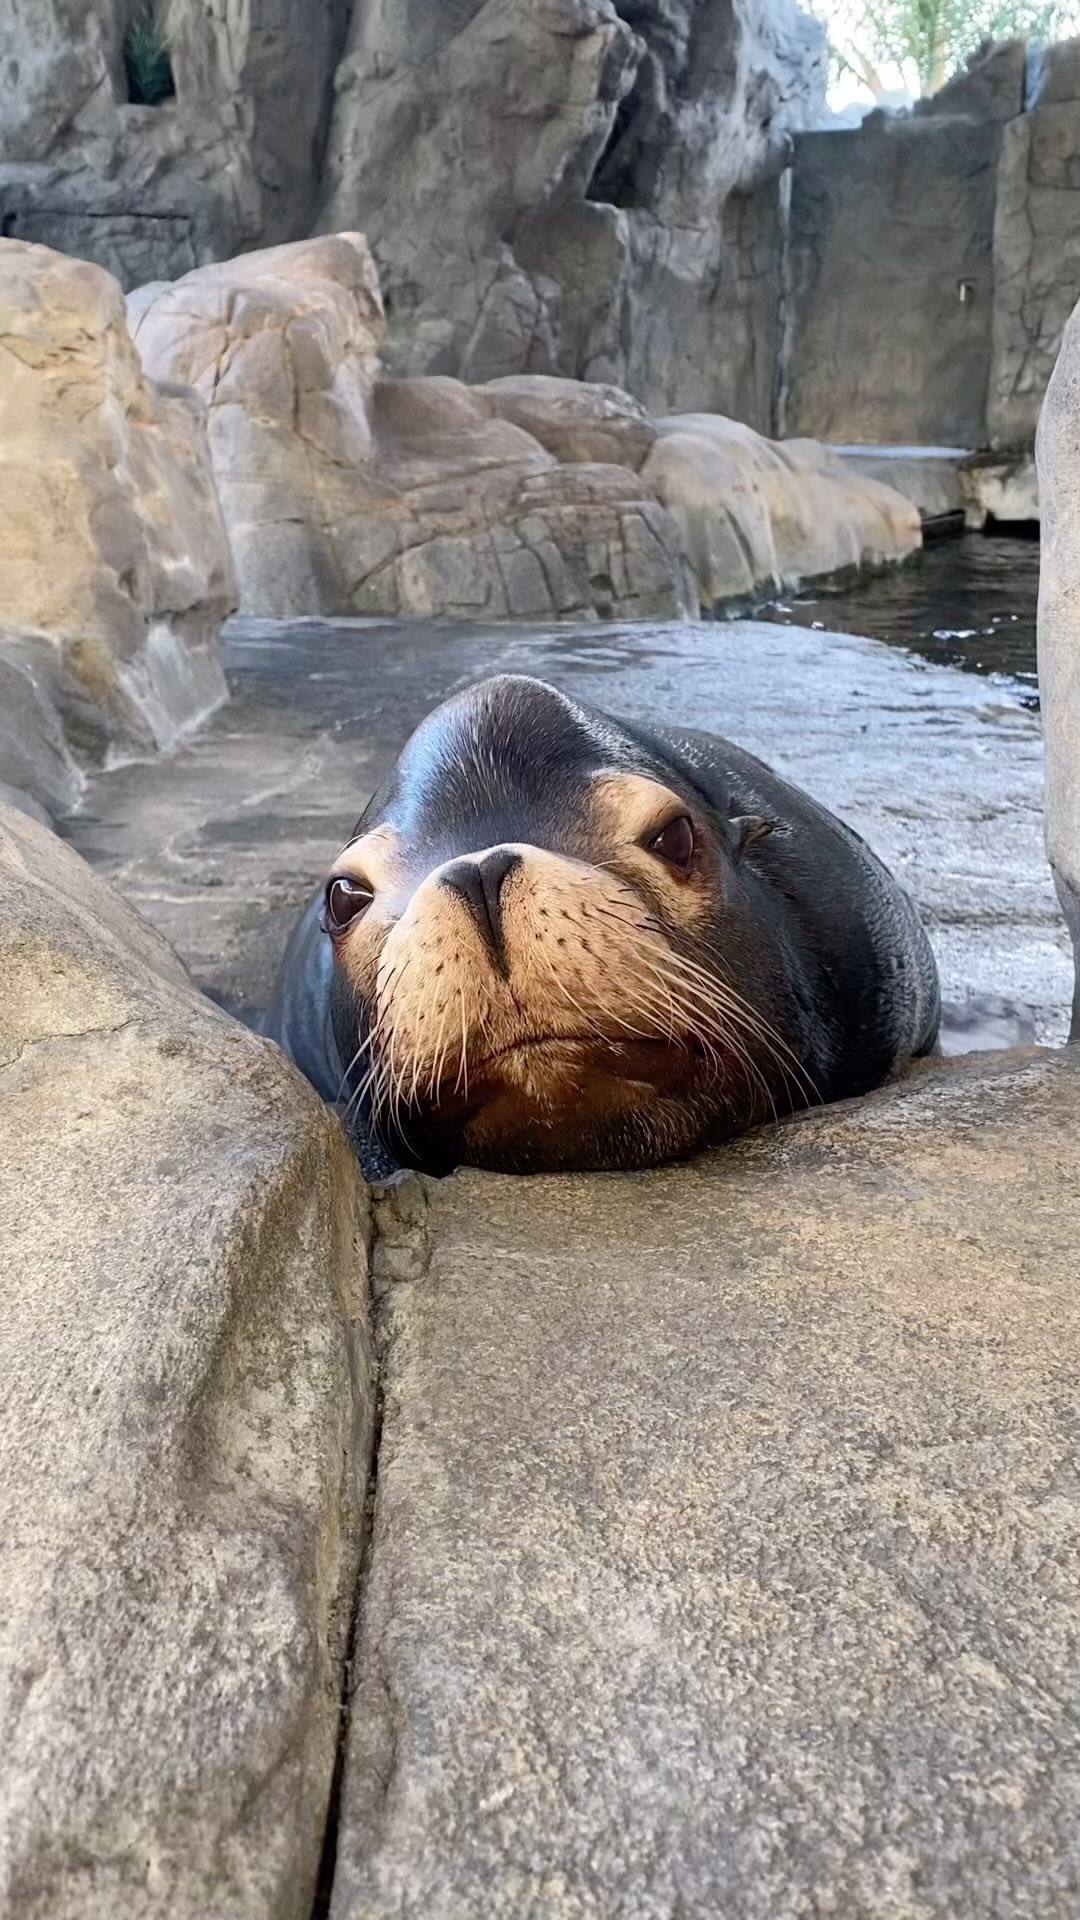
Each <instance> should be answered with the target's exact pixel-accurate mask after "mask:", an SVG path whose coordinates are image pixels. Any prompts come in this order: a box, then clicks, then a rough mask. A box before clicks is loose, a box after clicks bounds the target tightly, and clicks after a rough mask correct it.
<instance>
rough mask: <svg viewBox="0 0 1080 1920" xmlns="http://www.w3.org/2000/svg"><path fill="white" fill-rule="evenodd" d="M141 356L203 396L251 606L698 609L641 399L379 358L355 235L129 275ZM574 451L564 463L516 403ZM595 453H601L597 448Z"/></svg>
mask: <svg viewBox="0 0 1080 1920" xmlns="http://www.w3.org/2000/svg"><path fill="white" fill-rule="evenodd" d="M131 311H132V324H133V330H134V335H135V339H136V343H137V345H138V348H139V350H140V352H141V353H142V355H143V360H144V364H145V366H146V368H147V370H148V371H149V372H150V373H151V374H152V375H153V376H154V377H155V378H159V379H160V378H166V379H169V380H179V381H185V382H188V383H190V384H191V385H192V386H194V387H195V388H196V389H197V390H198V392H199V393H200V394H201V395H203V397H204V398H205V400H206V402H207V405H208V408H209V422H210V446H211V451H212V456H213V462H214V471H215V475H216V479H217V485H218V489H219V492H220V495H221V500H222V505H223V508H224V512H225V518H226V521H227V523H228V527H229V534H230V539H231V541H232V548H233V554H234V558H235V561H236V569H237V575H238V578H239V584H240V596H241V606H242V609H243V610H244V611H245V612H247V613H255V614H265V615H272V614H273V615H291V614H312V613H401V612H408V613H443V614H456V615H484V616H487V617H491V618H495V619H503V618H508V617H511V616H513V617H522V616H530V615H531V616H534V617H537V618H551V617H555V618H564V617H570V616H577V617H582V616H585V617H589V616H593V615H597V614H600V615H604V616H608V615H618V614H621V615H627V616H642V617H662V616H665V615H677V614H680V613H685V612H687V611H691V610H694V609H696V597H695V593H694V588H693V583H692V581H691V579H690V577H689V574H688V571H687V568H686V566H685V563H684V561H683V558H682V554H681V552H680V549H679V543H678V535H677V532H676V529H675V527H674V524H673V523H672V521H671V520H670V518H669V516H668V515H667V514H666V513H665V512H664V511H663V509H662V508H661V507H660V506H659V504H658V503H657V501H656V500H655V498H654V497H653V496H652V494H651V492H650V491H649V489H648V488H647V487H646V486H644V485H643V484H642V481H641V480H640V479H639V477H638V476H637V475H636V474H634V473H631V472H629V471H628V470H627V469H625V468H623V467H620V466H616V465H612V464H610V463H609V462H610V458H611V455H612V454H613V453H616V452H618V451H619V450H620V449H624V450H625V456H626V457H627V458H631V457H632V458H633V459H634V460H635V462H638V463H640V459H641V457H642V452H643V448H644V446H645V444H646V441H647V436H648V432H649V427H648V422H647V420H646V417H645V416H644V415H643V414H642V412H641V409H640V408H635V406H634V403H633V402H632V401H631V400H630V399H629V398H628V397H627V396H625V395H621V394H620V395H617V396H614V397H612V396H611V395H609V394H605V393H604V392H603V391H601V392H599V393H597V394H596V395H593V394H592V393H586V394H583V395H581V396H580V397H579V399H578V401H577V405H576V411H575V407H574V406H573V405H572V404H571V403H570V400H569V399H568V397H567V389H568V387H569V384H570V383H566V382H563V383H558V382H556V383H552V386H553V387H554V389H555V390H554V391H553V390H552V386H549V387H547V388H543V387H541V385H540V383H537V382H529V383H516V384H515V385H514V386H513V387H512V389H511V390H506V389H500V388H499V387H498V386H496V388H495V389H490V388H482V389H478V390H477V389H471V388H468V387H466V386H464V385H463V384H462V383H461V382H460V381H457V380H451V379H446V378H442V379H440V378H430V379H422V380H398V381H395V380H384V379H380V373H379V360H378V351H379V345H380V341H381V338H382V312H381V306H380V302H379V292H378V284H377V281H376V278H375V272H374V267H373V265H372V262H371V257H370V255H369V253H368V251H367V248H366V245H365V243H364V241H363V239H362V238H361V237H360V236H359V235H357V234H352V235H350V234H338V235H333V236H323V237H321V238H319V239H316V240H312V241H308V242H303V243H298V244H297V245H295V246H292V247H284V248H279V249H271V250H270V251H268V252H266V253H262V254H247V255H244V256H242V257H241V258H240V259H238V260H234V261H230V262H228V263H227V264H225V265H222V266H217V267H209V268H204V269H202V270H201V271H199V272H197V273H193V274H190V275H187V276H186V277H185V278H184V279H183V280H180V281H178V282H176V283H175V285H173V286H165V287H150V288H145V289H142V290H141V291H140V292H139V293H137V294H134V295H133V296H132V301H131ZM526 417H527V418H528V419H529V420H530V421H532V422H533V423H534V424H537V425H539V426H542V429H543V432H544V433H545V434H546V436H547V441H548V443H549V444H555V445H558V446H559V447H560V448H561V449H563V450H564V452H565V453H566V454H570V453H574V454H575V455H576V457H578V458H580V456H581V455H582V454H585V455H588V456H589V458H588V460H587V462H586V463H583V464H574V465H560V464H559V463H558V461H557V460H556V458H555V456H554V454H553V453H551V452H549V451H547V450H546V447H545V446H544V445H541V443H540V440H539V439H538V438H534V437H533V435H532V433H531V432H527V431H525V430H524V428H523V427H522V426H521V425H518V424H515V420H516V419H517V418H526ZM601 454H607V456H608V460H607V461H603V462H602V461H599V460H598V455H601Z"/></svg>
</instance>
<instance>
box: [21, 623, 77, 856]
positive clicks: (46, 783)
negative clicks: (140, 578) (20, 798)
mask: <svg viewBox="0 0 1080 1920" xmlns="http://www.w3.org/2000/svg"><path fill="white" fill-rule="evenodd" d="M56 678H57V676H56V671H55V661H54V660H53V658H52V657H51V649H50V647H49V645H48V643H47V642H42V641H33V640H28V639H26V638H25V637H24V636H22V635H20V634H15V633H11V632H10V631H9V630H8V629H6V628H0V781H2V782H3V783H4V785H5V786H6V787H8V788H9V789H10V790H11V791H12V792H20V793H24V794H27V795H32V796H33V799H34V802H35V804H36V805H37V806H38V807H40V808H42V809H43V811H44V813H45V816H46V818H48V817H50V816H52V815H54V814H64V813H68V812H70V811H71V809H72V808H73V807H74V806H76V805H77V804H78V802H79V800H80V799H81V797H82V793H83V788H84V786H85V784H86V776H85V774H84V772H83V770H82V768H81V767H80V766H79V765H78V764H77V762H76V760H75V759H74V756H73V755H72V752H71V748H70V747H69V745H68V742H67V738H66V736H65V733H64V727H63V722H62V721H61V718H60V714H59V711H58V709H57V705H56V701H55V700H54V698H53V688H54V686H55V684H56Z"/></svg>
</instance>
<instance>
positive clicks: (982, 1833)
mask: <svg viewBox="0 0 1080 1920" xmlns="http://www.w3.org/2000/svg"><path fill="white" fill-rule="evenodd" d="M1078 1121H1080V1058H1078V1057H1077V1055H1076V1054H1075V1053H1074V1054H1073V1055H1072V1057H1071V1058H1070V1057H1066V1056H1064V1055H1048V1054H1043V1055H1038V1054H1020V1055H1004V1056H1002V1055H999V1056H997V1057H996V1058H995V1059H993V1060H986V1059H985V1058H984V1059H983V1060H981V1061H980V1062H979V1063H978V1064H976V1065H973V1066H972V1065H964V1066H962V1067H955V1066H954V1067H941V1066H939V1067H936V1068H931V1069H928V1070H925V1071H922V1072H920V1073H918V1074H916V1075H915V1076H913V1077H912V1078H910V1079H908V1080H907V1081H906V1082H905V1083H903V1084H902V1085H901V1086H899V1087H895V1088H890V1089H887V1090H885V1091H884V1092H882V1093H881V1094H878V1095H875V1096H872V1097H871V1099H870V1100H868V1101H867V1102H865V1103H863V1104H861V1105H859V1106H854V1107H851V1108H839V1109H833V1110H832V1111H830V1112H826V1113H822V1114H820V1115H815V1116H811V1117H808V1118H806V1119H805V1120H803V1121H801V1122H799V1123H797V1124H795V1125H793V1126H787V1127H784V1128H782V1129H780V1130H779V1131H777V1132H765V1133H762V1134H761V1135H758V1136H756V1137H754V1138H753V1139H750V1140H747V1141H746V1142H745V1143H744V1144H742V1145H741V1146H740V1147H738V1148H736V1149H735V1150H733V1151H731V1152H725V1153H724V1154H717V1155H714V1156H710V1157H707V1158H705V1159H703V1160H700V1161H697V1162H694V1163H692V1164H690V1165H688V1166H685V1167H681V1168H677V1169H667V1170H664V1171H660V1172H657V1173H654V1174H649V1175H645V1176H634V1177H630V1176H616V1177H608V1178H597V1177H593V1178H590V1179H587V1180H585V1179H571V1178H566V1179H552V1178H547V1179H535V1180H528V1181H513V1180H499V1179H496V1178H493V1177H490V1176H486V1177H485V1176H482V1175H468V1176H460V1175H459V1176H455V1177H454V1178H453V1179H451V1180H449V1181H446V1182H444V1183H442V1184H441V1185H439V1186H437V1187H433V1188H431V1189H430V1190H429V1200H428V1207H427V1211H426V1213H424V1212H423V1211H422V1210H421V1208H420V1207H419V1205H418V1196H416V1195H415V1193H414V1194H412V1195H408V1194H406V1193H404V1192H403V1193H401V1194H400V1195H399V1198H398V1200H397V1202H396V1212H395V1215H394V1216H391V1217H390V1218H389V1219H384V1222H383V1225H384V1239H383V1241H382V1244H381V1247H380V1252H379V1255H378V1258H379V1262H380V1271H381V1277H382V1281H383V1284H384V1285H385V1287H386V1289H387V1291H386V1296H385V1300H384V1307H383V1312H384V1328H385V1334H386V1346H385V1352H386V1414H385V1421H384V1425H383V1431H382V1444H381V1450H380V1461H379V1478H378V1501H377V1508H376V1515H375V1531H374V1547H373V1556H372V1562H371V1574H370V1578H369V1580H368V1582H367V1584H366V1588H365V1599H364V1608H363V1613H362V1621H361V1644H360V1655H359V1675H358V1678H359V1684H358V1686H357V1688H356V1691H355V1693H354V1696H353V1701H352V1729H351V1736H350V1744H349V1756H348V1762H347V1768H346V1777H345V1790H344V1798H343V1806H342V1828H341V1835H340V1844H339V1856H338V1867H337V1876H336V1880H335V1885H334V1896H333V1904H332V1913H333V1915H334V1916H335V1920H359V1916H360V1915H363V1916H364V1920H379V1917H380V1916H384V1915H385V1916H390V1915H394V1916H395V1920H401V1917H402V1916H411V1915H416V1916H417V1920H420V1916H427V1915H431V1914H435V1913H437V1914H439V1916H440V1920H459V1917H460V1920H466V1916H469V1917H470V1920H471V1916H473V1915H475V1914H477V1913H481V1912H482V1913H484V1914H485V1915H487V1916H490V1920H498V1917H499V1916H503V1915H506V1916H508V1917H509V1916H517V1915H520V1914H522V1913H535V1914H543V1915H544V1916H545V1917H546V1920H562V1917H563V1916H566V1917H567V1920H569V1916H575V1920H577V1917H578V1916H582V1915H599V1914H601V1913H604V1914H606V1913H616V1912H623V1911H625V1912H627V1913H633V1914H635V1915H646V1914H647V1915H655V1916H657V1920H659V1916H668V1915H670V1914H673V1913H679V1914H680V1915H683V1916H687V1920H699V1917H700V1920H706V1917H707V1920H713V1916H715V1915H717V1914H719V1913H724V1914H732V1915H734V1914H738V1915H739V1916H740V1920H759V1917H760V1920H775V1916H776V1915H778V1914H785V1915H786V1914H794V1913H811V1912H818V1913H838V1914H845V1915H848V1914H851V1915H853V1914H875V1915H881V1914H889V1915H909V1914H915V1913H918V1914H919V1915H920V1916H925V1920H931V1917H932V1916H933V1917H934V1920H936V1917H937V1916H940V1920H955V1916H956V1915H957V1914H958V1913H978V1914H980V1915H986V1916H987V1917H988V1920H989V1916H994V1920H1005V1916H1008V1915H1013V1914H1016V1913H1020V1912H1023V1913H1025V1914H1029V1915H1031V1916H1032V1920H1051V1916H1052V1920H1066V1916H1068V1915H1071V1914H1072V1913H1073V1912H1074V1910H1075V1902H1076V1894H1077V1889H1078V1884H1080V1883H1078V1872H1080V1860H1078V1854H1077V1844H1076V1820H1075V1810H1076V1797H1077V1793H1078V1792H1080V1750H1078V1744H1077V1739H1076V1733H1075V1723H1074V1721H1073V1719H1072V1716H1071V1714H1070V1711H1069V1705H1068V1693H1069V1689H1068V1682H1067V1681H1066V1680H1065V1678H1064V1676H1066V1675H1068V1674H1069V1673H1070V1672H1071V1671H1072V1662H1073V1660H1074V1659H1075V1652H1076V1648H1075V1640H1076V1609H1075V1593H1074V1577H1073V1569H1074V1566H1075V1554H1076V1550H1077V1545H1078V1540H1077V1505H1076V1487H1075V1459H1074V1453H1073V1441H1072V1436H1071V1432H1070V1427H1071V1418H1070V1416H1071V1411H1072V1407H1073V1405H1074V1402H1075V1396H1076V1390H1077V1377H1076V1375H1077V1368H1076V1352H1077V1346H1076V1336H1077V1333H1078V1332H1080V1329H1078V1328H1077V1325H1076V1319H1077V1316H1076V1290H1075V1277H1076V1247H1077V1244H1078V1240H1080V1199H1078V1196H1080V1125H1078ZM395 1240H396V1241H397V1244H395Z"/></svg>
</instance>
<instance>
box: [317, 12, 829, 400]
mask: <svg viewBox="0 0 1080 1920" xmlns="http://www.w3.org/2000/svg"><path fill="white" fill-rule="evenodd" d="M823 93H824V35H823V33H822V30H821V29H820V27H819V26H818V25H817V23H816V22H813V21H811V20H810V19H809V18H808V17H807V15H805V14H803V13H802V12H800V10H799V9H798V7H797V6H796V5H795V4H794V3H793V0H715V4H712V3H710V4H707V5H706V4H701V0H644V4H638V3H637V0H634V4H630V3H629V0H625V3H623V4H620V3H619V0H615V3H614V4H613V3H612V0H539V3H538V0H510V4H506V0H465V5H464V6H458V7H455V8H452V9H448V8H446V7H445V6H439V5H435V4H432V0H408V4H405V5H401V4H397V3H396V0H393V3H391V0H359V4H358V5H356V6H355V7H354V9H353V14H352V22H351V26H350V32H349V41H348V47H347V51H346V55H345V58H344V60H343V62H342V65H341V68H340V70H339V73H338V78H337V102H336V106H335V110H334V116H333V121H332V126H331V134H330V141H329V146H328V150H327V185H326V200H325V204H324V207H323V213H322V224H323V227H324V228H325V229H327V230H332V229H335V228H342V227H358V228H362V229H363V231H364V232H365V233H366V234H367V235H368V237H369V239H370V241H371V244H372V247H373V250H374V253H375V257H376V260H377V262H378V265H379V272H380V277H381V279H382V283H383V287H384V290H385V293H386V297H387V309H388V315H389V351H390V364H391V366H392V368H393V369H394V370H395V371H397V372H403V373H409V374H416V373H453V374H459V375H461V376H462V377H463V378H465V379H468V380H486V379H489V378H494V377H496V376H501V375H506V374H513V373H517V372H519V371H523V370H524V371H532V372H541V373H545V372H553V373H560V374H565V375H570V376H571V377H573V378H576V379H589V380H601V381H614V382H616V383H618V384H619V385H625V386H629V387H630V389H631V390H632V391H633V392H634V393H636V394H637V395H638V396H639V398H640V399H641V400H643V401H644V403H645V404H646V405H647V406H649V407H652V408H654V409H656V408H664V407H674V406H678V407H690V406H694V407H711V408H717V409H719V410H729V409H730V410H733V411H734V410H740V402H741V400H742V397H743V396H742V389H743V388H747V389H752V391H753V402H754V406H755V412H756V411H757V410H758V409H762V411H761V413H760V417H759V418H758V419H757V421H756V423H757V424H760V425H762V426H767V425H768V397H769V391H768V390H769V385H770V381H771V365H770V354H769V352H768V350H767V348H766V346H765V342H764V341H763V340H762V338H761V337H760V335H759V336H758V337H757V339H756V347H755V328H756V327H759V326H760V325H765V326H767V328H768V330H769V334H770V339H771V337H772V333H773V331H774V327H775V319H774V316H773V314H772V313H771V311H769V300H768V296H767V293H766V298H765V300H764V302H763V301H762V300H761V298H760V292H761V289H762V287H763V285H766V283H767V279H768V274H767V268H768V266H769V265H770V264H771V263H772V262H773V260H774V258H775V252H776V246H777V236H778V224H777V220H776V199H775V184H774V191H773V193H772V194H771V195H770V194H768V193H766V194H764V195H763V196H762V195H760V194H759V188H760V186H761V182H762V180H763V179H767V178H768V177H770V176H772V177H773V180H774V183H775V176H776V175H777V174H778V173H779V171H780V168H781V166H782V164H783V161H784V158H785V156H786V145H787V138H788V134H789V132H790V131H791V129H793V128H795V127H800V126H805V125H812V124H813V122H814V119H815V117H816V114H817V112H818V110H819V108H820V104H821V100H822V97H823ZM718 310H722V311H723V312H724V325H723V326H722V327H721V328H719V329H718V327H717V324H716V315H717V312H718ZM729 316H730V326H729ZM763 349H764V350H763ZM755 355H756V358H755Z"/></svg>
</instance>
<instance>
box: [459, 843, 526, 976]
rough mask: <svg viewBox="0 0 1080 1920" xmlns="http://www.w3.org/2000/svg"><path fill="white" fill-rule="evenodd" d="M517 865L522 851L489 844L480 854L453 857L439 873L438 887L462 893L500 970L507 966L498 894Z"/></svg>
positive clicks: (519, 863) (504, 970)
mask: <svg viewBox="0 0 1080 1920" xmlns="http://www.w3.org/2000/svg"><path fill="white" fill-rule="evenodd" d="M520 865H521V855H520V853H518V852H516V851H515V849H514V848H513V847H492V848H491V849H490V850H489V851H488V852H487V853H482V854H480V855H479V856H473V855H469V856H468V857H466V858H465V859H463V860H452V861H451V862H450V865H449V866H447V867H444V868H443V870H442V872H441V873H440V875H439V885H440V886H441V887H448V888H449V889H450V892H451V893H457V894H460V895H461V898H462V899H463V900H464V902H465V904H466V906H467V907H468V909H469V911H470V913H471V914H472V916H473V919H474V920H475V921H476V924H477V926H478V927H479V929H480V932H481V933H482V934H483V936H484V939H485V940H486V941H487V944H488V947H489V948H490V950H491V956H492V959H493V960H494V962H495V965H496V966H497V967H498V969H499V972H500V973H503V974H505V972H506V970H507V968H506V943H505V941H504V939H503V924H502V910H501V908H500V905H499V896H500V894H501V893H502V888H503V882H504V881H505V880H506V878H507V876H508V875H509V874H511V873H512V872H513V870H514V868H515V867H519V866H520Z"/></svg>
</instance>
